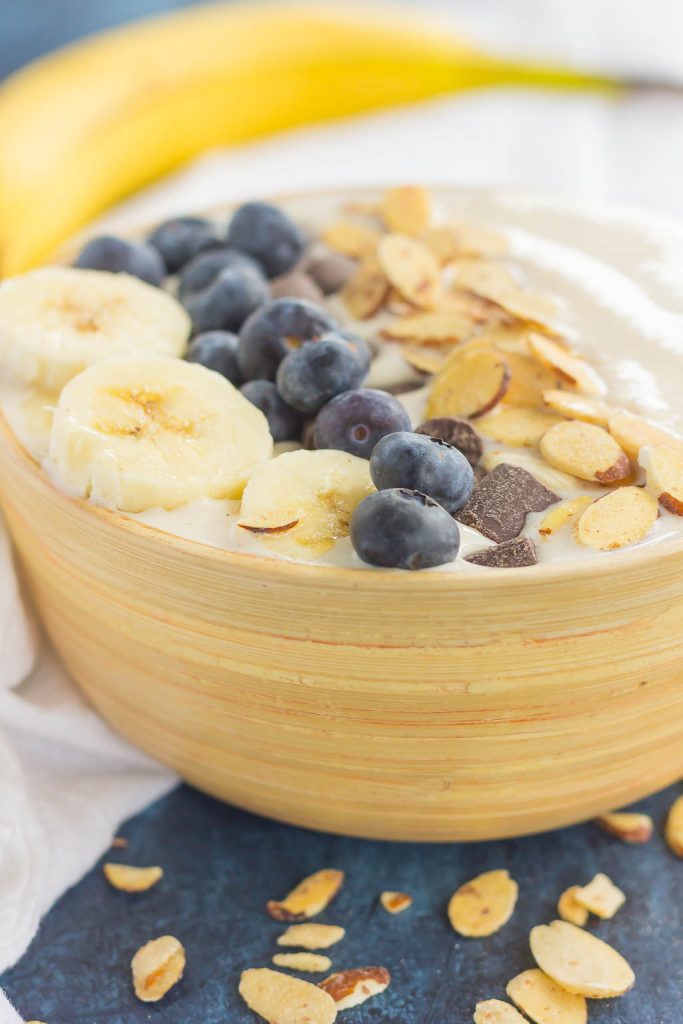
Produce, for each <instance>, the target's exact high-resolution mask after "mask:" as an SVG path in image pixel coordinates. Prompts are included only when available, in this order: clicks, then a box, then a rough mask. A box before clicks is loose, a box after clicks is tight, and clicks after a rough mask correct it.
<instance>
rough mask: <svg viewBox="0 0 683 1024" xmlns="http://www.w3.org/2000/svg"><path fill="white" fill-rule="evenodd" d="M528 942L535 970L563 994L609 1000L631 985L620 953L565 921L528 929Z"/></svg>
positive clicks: (629, 969) (633, 977)
mask: <svg viewBox="0 0 683 1024" xmlns="http://www.w3.org/2000/svg"><path fill="white" fill-rule="evenodd" d="M529 941H530V945H531V952H532V955H533V957H534V960H535V961H536V963H537V964H538V966H539V967H540V968H541V970H542V971H544V973H545V974H547V975H548V977H550V978H552V979H553V981H555V982H557V984H558V985H560V986H561V987H562V988H563V989H566V990H567V992H574V993H575V994H576V995H580V996H585V997H586V998H587V999H610V998H612V997H613V996H621V995H623V994H624V992H628V990H629V989H630V988H632V986H633V984H634V982H635V976H634V974H633V971H632V970H631V967H630V965H629V964H628V963H627V961H626V960H625V959H624V957H623V956H622V955H621V953H618V952H617V951H616V949H613V947H612V946H609V945H608V944H607V943H606V942H603V941H602V939H598V938H597V937H596V936H595V935H591V933H590V932H587V931H584V929H583V928H577V927H576V925H573V924H569V923H568V922H567V921H553V922H552V924H550V925H538V926H537V927H536V928H532V929H531V935H530V938H529Z"/></svg>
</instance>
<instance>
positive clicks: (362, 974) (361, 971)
mask: <svg viewBox="0 0 683 1024" xmlns="http://www.w3.org/2000/svg"><path fill="white" fill-rule="evenodd" d="M390 981H391V975H390V974H389V971H388V970H387V969H386V967H355V968H353V969H352V970H349V971H338V972H337V973H336V974H331V975H330V976H329V978H325V980H324V981H321V982H320V986H319V987H320V988H321V989H322V990H323V991H324V992H327V993H328V994H329V995H330V996H332V999H333V1000H334V1002H335V1005H336V1007H337V1009H338V1010H351V1009H352V1008H353V1007H354V1006H360V1005H361V1003H364V1002H365V1001H366V1000H367V999H371V998H372V996H378V995H379V994H380V993H381V992H384V990H385V989H386V988H388V987H389V982H390Z"/></svg>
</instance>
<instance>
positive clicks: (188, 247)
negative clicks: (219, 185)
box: [147, 217, 225, 274]
mask: <svg viewBox="0 0 683 1024" xmlns="http://www.w3.org/2000/svg"><path fill="white" fill-rule="evenodd" d="M147 241H148V243H149V244H150V245H151V246H153V247H154V248H155V249H156V250H157V252H158V253H159V255H160V256H161V258H162V260H163V261H164V265H165V267H166V272H167V273H169V274H177V273H178V271H179V270H181V269H182V268H183V267H184V266H185V264H186V263H189V261H190V260H191V259H192V258H193V257H194V256H196V255H197V254H198V253H200V252H205V251H206V250H207V249H215V248H217V247H220V246H222V245H225V239H224V238H223V237H222V236H221V234H220V232H219V231H218V229H217V228H216V225H215V224H214V223H213V222H212V221H210V220H206V218H204V217H173V218H172V219H171V220H167V221H164V223H163V224H160V225H159V227H158V228H155V230H154V231H153V232H152V233H151V235H150V236H149V238H148V239H147Z"/></svg>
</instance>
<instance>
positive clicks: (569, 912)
mask: <svg viewBox="0 0 683 1024" xmlns="http://www.w3.org/2000/svg"><path fill="white" fill-rule="evenodd" d="M580 888H581V886H579V885H572V886H571V887H570V888H569V889H565V890H564V892H563V893H562V895H561V896H560V898H559V900H558V901H557V912H558V914H559V915H560V917H561V918H562V920H563V921H568V922H569V924H575V925H577V927H579V928H583V927H584V925H586V924H588V911H587V910H586V908H585V907H584V906H582V905H581V904H580V903H579V902H578V901H577V899H576V894H577V892H578V891H579V889H580Z"/></svg>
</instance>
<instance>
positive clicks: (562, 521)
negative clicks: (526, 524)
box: [538, 494, 594, 537]
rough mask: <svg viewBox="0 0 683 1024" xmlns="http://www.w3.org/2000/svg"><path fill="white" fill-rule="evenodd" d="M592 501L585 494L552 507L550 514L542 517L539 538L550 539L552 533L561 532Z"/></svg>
mask: <svg viewBox="0 0 683 1024" xmlns="http://www.w3.org/2000/svg"><path fill="white" fill-rule="evenodd" d="M593 501H594V499H593V498H591V497H589V496H588V495H587V494H581V495H579V497H578V498H569V500H568V501H563V502H561V503H560V504H559V505H554V506H553V508H551V510H550V512H548V514H547V515H546V516H544V517H543V519H542V520H541V522H540V523H539V526H538V532H539V533H540V535H541V537H552V535H553V534H554V533H557V531H558V530H561V529H562V527H563V526H566V525H567V523H571V522H572V520H574V519H576V517H577V516H579V515H581V513H582V512H583V511H584V510H585V509H587V508H588V506H589V505H592V504H593Z"/></svg>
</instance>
